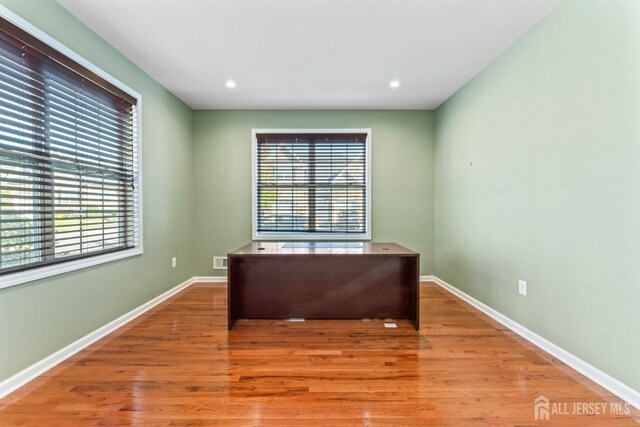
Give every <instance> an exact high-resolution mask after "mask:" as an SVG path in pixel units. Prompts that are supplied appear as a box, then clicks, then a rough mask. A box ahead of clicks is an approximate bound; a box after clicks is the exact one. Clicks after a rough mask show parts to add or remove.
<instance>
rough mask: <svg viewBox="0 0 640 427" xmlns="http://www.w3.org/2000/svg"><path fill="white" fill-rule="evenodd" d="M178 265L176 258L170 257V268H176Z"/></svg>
mask: <svg viewBox="0 0 640 427" xmlns="http://www.w3.org/2000/svg"><path fill="white" fill-rule="evenodd" d="M177 266H178V258H176V257H173V258H171V268H176V267H177Z"/></svg>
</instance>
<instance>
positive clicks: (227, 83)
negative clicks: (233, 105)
mask: <svg viewBox="0 0 640 427" xmlns="http://www.w3.org/2000/svg"><path fill="white" fill-rule="evenodd" d="M224 85H225V86H226V87H228V88H229V89H233V88H235V87H236V82H234V81H233V80H227V81H226V82H225V83H224Z"/></svg>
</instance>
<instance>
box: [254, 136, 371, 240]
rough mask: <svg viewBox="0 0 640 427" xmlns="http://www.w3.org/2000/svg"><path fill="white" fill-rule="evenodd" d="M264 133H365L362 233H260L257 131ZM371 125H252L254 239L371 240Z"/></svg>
mask: <svg viewBox="0 0 640 427" xmlns="http://www.w3.org/2000/svg"><path fill="white" fill-rule="evenodd" d="M263 133H286V134H298V133H299V134H305V133H311V134H323V133H328V134H341V133H345V134H350V133H366V134H367V138H366V141H365V147H366V157H365V168H366V171H365V179H366V201H365V209H366V212H365V233H361V234H353V233H349V234H341V233H305V232H300V233H290V232H282V233H278V232H261V233H258V231H257V229H258V188H257V187H258V135H259V134H263ZM371 140H372V131H371V128H338V129H251V229H252V232H251V235H252V239H253V240H260V241H269V240H271V241H274V240H303V241H305V240H307V241H332V240H334V241H341V240H359V241H369V240H371Z"/></svg>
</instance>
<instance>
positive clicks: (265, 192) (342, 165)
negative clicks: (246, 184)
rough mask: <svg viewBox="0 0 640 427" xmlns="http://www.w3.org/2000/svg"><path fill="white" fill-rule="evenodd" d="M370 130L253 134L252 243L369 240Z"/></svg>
mask: <svg viewBox="0 0 640 427" xmlns="http://www.w3.org/2000/svg"><path fill="white" fill-rule="evenodd" d="M370 141H371V130H370V129H355V130H354V129H348V130H313V131H311V130H255V129H254V131H253V152H254V155H253V159H254V162H253V170H254V179H253V187H254V188H253V217H254V221H253V227H254V232H253V238H254V239H256V240H260V239H262V240H266V239H277V238H284V239H308V240H330V239H335V240H343V239H369V238H370V219H369V215H370V209H369V206H370V199H371V197H370V194H371V193H370V182H369V181H370V180H369V169H370V168H369V159H370V154H371V153H370V151H371V150H370Z"/></svg>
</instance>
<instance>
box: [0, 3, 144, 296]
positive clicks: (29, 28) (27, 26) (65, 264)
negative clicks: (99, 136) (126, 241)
mask: <svg viewBox="0 0 640 427" xmlns="http://www.w3.org/2000/svg"><path fill="white" fill-rule="evenodd" d="M0 16H1V17H2V18H4V19H6V20H7V21H9V22H11V23H12V24H13V25H15V26H17V27H19V28H20V29H22V30H23V31H25V32H27V33H29V34H30V35H31V36H33V37H35V38H37V39H38V40H40V41H41V42H43V43H45V44H47V45H48V46H49V47H51V48H53V49H55V50H56V51H57V52H58V53H60V54H62V55H64V56H66V57H67V58H69V59H71V60H73V61H75V62H76V63H78V64H79V65H81V66H83V67H85V68H86V69H88V70H89V71H91V72H92V73H94V74H95V75H96V76H97V77H98V78H101V79H104V80H105V81H106V82H108V83H110V84H112V85H114V86H115V87H116V88H118V89H120V90H122V91H123V92H125V93H126V94H128V95H130V96H131V97H133V98H135V99H136V114H137V117H136V128H137V129H136V131H137V138H136V141H135V144H134V147H135V150H136V155H137V161H138V171H137V176H136V179H137V186H136V190H135V191H136V192H137V193H136V195H135V199H136V201H137V203H136V205H137V206H136V208H137V212H136V213H135V215H134V221H135V225H134V230H135V233H136V241H135V246H134V247H133V248H129V249H123V250H119V251H114V252H111V253H106V254H102V255H95V256H90V257H87V258H81V259H75V260H69V261H61V262H59V263H56V264H52V265H46V266H42V267H36V268H32V269H28V270H25V271H19V272H14V273H7V274H4V275H2V276H0V289H4V288H8V287H11V286H16V285H20V284H23V283H28V282H32V281H34V280H40V279H44V278H47V277H52V276H56V275H59V274H63V273H69V272H72V271H77V270H81V269H85V268H89V267H93V266H97V265H100V264H105V263H109V262H112V261H117V260H121V259H125V258H129V257H133V256H139V255H142V254H143V253H144V245H143V242H144V235H143V223H142V219H143V187H144V186H143V181H142V169H143V166H142V163H143V159H142V95H140V94H139V93H138V92H136V91H135V90H133V89H131V88H130V87H128V86H127V85H125V84H124V83H122V82H121V81H119V80H118V79H116V78H115V77H113V76H111V75H110V74H108V73H107V72H105V71H103V70H102V69H101V68H99V67H98V66H96V65H95V64H93V63H92V62H90V61H89V60H87V59H85V58H84V57H82V56H81V55H79V54H77V53H76V52H74V51H73V50H71V49H70V48H68V47H67V46H65V45H64V44H62V43H60V42H58V41H57V40H56V39H54V38H53V37H51V36H49V35H48V34H47V33H45V32H44V31H42V30H40V29H38V28H37V27H35V26H34V25H32V24H31V23H29V22H28V21H26V20H24V19H23V18H21V17H20V16H18V15H16V14H15V13H13V12H12V11H11V10H9V9H7V8H6V7H5V6H2V5H0Z"/></svg>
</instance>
